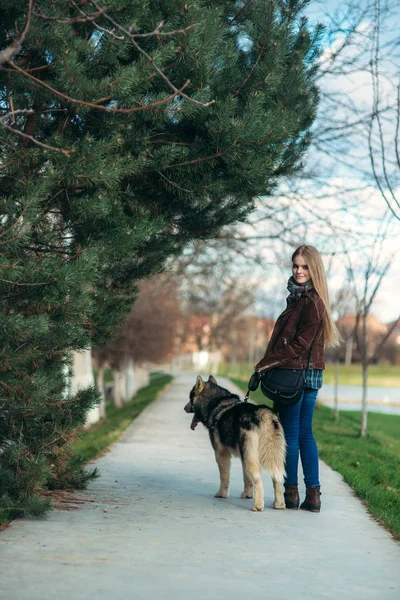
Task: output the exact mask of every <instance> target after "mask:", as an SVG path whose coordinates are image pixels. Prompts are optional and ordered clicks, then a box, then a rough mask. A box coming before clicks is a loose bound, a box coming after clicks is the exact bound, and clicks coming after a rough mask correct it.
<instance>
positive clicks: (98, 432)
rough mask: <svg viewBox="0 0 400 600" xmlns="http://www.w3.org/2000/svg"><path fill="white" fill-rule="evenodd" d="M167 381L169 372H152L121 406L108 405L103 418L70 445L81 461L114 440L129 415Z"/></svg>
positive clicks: (169, 380)
mask: <svg viewBox="0 0 400 600" xmlns="http://www.w3.org/2000/svg"><path fill="white" fill-rule="evenodd" d="M171 381H172V376H171V375H167V374H165V373H152V374H151V375H150V384H149V385H148V386H146V387H144V388H142V389H140V390H139V391H138V392H137V394H136V396H134V398H133V399H132V400H131V401H130V402H128V403H127V404H124V406H123V407H122V408H116V406H115V405H114V404H111V405H108V406H107V407H106V416H105V418H104V419H101V420H100V421H98V422H97V423H95V424H94V425H92V426H91V427H90V428H89V429H87V430H85V431H83V433H82V434H81V436H80V439H79V440H78V441H77V442H75V444H74V445H73V450H74V452H75V453H76V454H79V455H80V456H82V457H83V458H84V460H85V461H89V460H91V459H93V458H95V457H97V456H99V455H100V454H102V453H103V452H104V451H105V450H107V448H108V447H109V446H110V445H111V444H112V443H113V442H116V441H117V440H118V438H119V437H120V436H121V434H122V433H123V432H124V431H125V429H127V428H128V427H129V425H130V424H131V423H132V421H133V419H135V418H136V417H137V416H138V415H139V414H140V413H141V412H142V410H143V409H144V408H146V406H148V405H149V404H150V403H151V402H153V400H155V399H156V398H157V396H158V394H159V393H160V392H161V390H162V389H163V388H164V387H165V386H166V385H167V384H168V383H170V382H171Z"/></svg>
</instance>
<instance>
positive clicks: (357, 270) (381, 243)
mask: <svg viewBox="0 0 400 600" xmlns="http://www.w3.org/2000/svg"><path fill="white" fill-rule="evenodd" d="M392 222H393V219H392V218H390V217H388V216H386V219H385V218H384V219H382V225H381V227H380V229H379V230H378V232H377V233H376V235H375V236H374V239H373V242H372V244H371V247H370V249H369V252H360V253H357V254H356V255H354V254H353V255H351V254H350V253H349V254H347V255H346V259H347V274H348V278H349V280H350V281H351V284H352V288H353V292H354V296H355V301H356V321H355V327H354V338H355V341H356V344H357V348H358V351H359V353H360V358H361V365H362V400H361V413H362V415H361V429H360V434H361V436H365V435H366V433H367V417H368V413H367V391H368V368H369V365H370V364H371V362H373V361H375V360H376V359H377V358H378V356H379V352H380V350H381V348H382V347H383V344H384V343H385V341H386V340H387V339H388V337H389V335H390V333H391V331H390V332H386V333H385V335H384V336H383V338H382V339H381V341H380V342H379V343H378V344H377V345H376V346H375V347H372V348H371V344H369V339H368V338H369V336H368V318H369V315H370V312H371V307H372V305H373V303H374V301H375V299H376V296H377V293H378V291H379V289H380V287H381V285H382V282H383V280H384V278H385V276H386V275H387V273H388V271H389V269H390V267H391V266H392V264H393V260H394V256H395V253H390V252H388V251H387V248H386V247H385V242H386V240H387V237H388V234H389V230H390V226H391V224H392ZM399 318H400V317H399ZM397 322H398V320H397ZM393 328H394V326H393ZM390 329H391V330H392V328H390Z"/></svg>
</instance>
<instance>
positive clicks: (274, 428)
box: [258, 411, 286, 481]
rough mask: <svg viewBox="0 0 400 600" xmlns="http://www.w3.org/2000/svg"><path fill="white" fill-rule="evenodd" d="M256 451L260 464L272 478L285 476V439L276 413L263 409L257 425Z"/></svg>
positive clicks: (281, 479) (277, 478)
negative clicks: (257, 439)
mask: <svg viewBox="0 0 400 600" xmlns="http://www.w3.org/2000/svg"><path fill="white" fill-rule="evenodd" d="M258 452H259V460H260V465H261V466H262V467H264V469H266V470H267V471H268V473H269V474H270V475H271V477H272V478H273V479H276V480H278V481H283V478H284V477H285V456H286V441H285V434H284V432H283V428H282V425H281V423H280V421H279V417H278V415H276V414H275V413H273V412H272V411H263V413H262V415H261V423H260V426H259V441H258Z"/></svg>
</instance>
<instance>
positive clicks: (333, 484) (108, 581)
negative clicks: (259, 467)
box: [0, 375, 400, 600]
mask: <svg viewBox="0 0 400 600" xmlns="http://www.w3.org/2000/svg"><path fill="white" fill-rule="evenodd" d="M221 381H222V382H223V380H221ZM193 382H194V377H193V375H180V376H178V377H177V378H176V379H175V380H174V382H173V384H172V385H170V386H169V387H168V389H167V390H166V391H165V392H164V393H163V394H162V396H161V397H160V398H159V399H158V400H157V401H156V402H155V403H154V404H153V405H152V406H150V407H149V408H148V409H146V411H144V412H143V413H142V415H141V416H140V417H139V418H138V419H137V420H136V421H134V423H133V424H132V425H131V427H130V428H129V429H128V430H127V431H126V432H125V434H124V436H123V437H122V439H121V440H120V441H119V442H118V443H117V444H115V445H114V447H113V450H112V452H110V453H108V454H106V455H105V456H104V457H103V458H101V459H100V460H98V461H97V462H96V465H97V466H98V467H99V468H100V470H101V473H102V477H101V478H100V479H99V480H97V481H96V482H95V483H93V484H92V485H91V487H90V489H89V490H87V491H86V492H79V493H77V494H76V495H75V496H76V497H77V498H80V499H81V500H82V501H83V503H82V504H80V505H78V506H79V508H78V509H77V510H73V511H65V510H63V511H61V510H54V511H53V512H52V513H51V515H50V518H49V519H48V520H46V521H42V520H36V519H19V520H16V521H14V522H13V523H12V525H11V527H10V528H8V529H7V530H5V531H3V532H0V565H1V576H0V597H1V598H4V599H7V600H39V599H40V600H53V599H54V598H55V599H56V600H89V599H90V600H125V599H126V600H128V599H129V600H153V599H157V600H159V599H167V600H183V599H185V600H186V599H188V600H189V599H190V600H200V599H201V600H203V598H207V600H214V599H215V600H217V599H218V600H225V599H227V600H236V599H237V600H239V599H240V600H243V598H247V597H249V598H250V597H251V598H252V600H258V599H262V600H268V599H269V598H271V599H273V600H289V599H290V600H292V599H293V598H295V599H296V600H303V599H304V600H306V599H307V600H309V599H310V598H311V597H312V598H313V599H315V600H321V599H325V598H332V599H337V598H339V599H340V600H358V599H360V600H361V599H362V600H369V599H376V600H378V599H379V600H391V599H396V600H398V599H399V598H400V545H399V544H397V543H396V542H394V541H393V539H392V538H391V536H390V535H389V534H388V533H387V532H386V531H384V530H383V529H382V528H381V527H379V526H378V525H377V524H376V523H375V522H374V521H373V520H372V519H371V518H370V517H369V516H368V514H367V513H366V511H365V509H364V508H363V506H362V505H361V503H360V502H359V501H358V500H357V499H356V498H354V497H353V495H352V493H351V491H350V490H349V488H348V487H347V486H346V485H345V484H344V483H343V482H342V480H341V478H340V476H339V475H338V474H336V473H334V472H333V471H332V470H330V469H329V468H328V467H326V466H324V465H321V467H322V473H321V475H322V482H323V488H322V489H323V496H322V501H323V510H322V511H321V513H320V514H311V513H307V512H303V511H288V510H287V511H277V510H273V509H272V498H273V493H272V485H271V483H270V481H269V478H268V477H267V476H265V477H264V483H265V498H266V501H265V510H264V512H262V513H253V512H251V511H250V506H251V500H241V499H240V498H239V497H238V496H239V494H240V493H241V491H242V480H241V469H240V463H239V461H238V460H235V461H233V463H232V483H231V489H230V494H231V495H230V497H229V498H228V499H226V500H217V499H216V498H214V497H213V493H214V492H215V491H216V490H217V488H218V475H217V466H216V463H215V461H214V457H213V452H212V450H211V447H210V445H209V441H208V435H207V433H206V431H205V429H204V428H203V427H202V426H201V425H200V426H199V427H198V428H197V430H196V431H195V432H192V431H190V429H189V424H190V420H191V419H190V415H187V414H186V413H184V411H183V406H184V404H185V402H186V400H187V397H188V392H189V390H190V388H191V386H192V384H193ZM225 385H227V384H226V382H225ZM230 388H231V389H233V386H232V385H230Z"/></svg>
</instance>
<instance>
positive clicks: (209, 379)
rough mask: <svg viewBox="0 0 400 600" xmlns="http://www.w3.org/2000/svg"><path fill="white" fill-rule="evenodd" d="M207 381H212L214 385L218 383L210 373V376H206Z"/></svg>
mask: <svg viewBox="0 0 400 600" xmlns="http://www.w3.org/2000/svg"><path fill="white" fill-rule="evenodd" d="M208 383H214V384H215V385H218V384H217V380H216V379H215V377H213V376H212V375H210V377H209V378H208Z"/></svg>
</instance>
